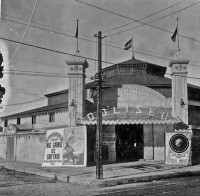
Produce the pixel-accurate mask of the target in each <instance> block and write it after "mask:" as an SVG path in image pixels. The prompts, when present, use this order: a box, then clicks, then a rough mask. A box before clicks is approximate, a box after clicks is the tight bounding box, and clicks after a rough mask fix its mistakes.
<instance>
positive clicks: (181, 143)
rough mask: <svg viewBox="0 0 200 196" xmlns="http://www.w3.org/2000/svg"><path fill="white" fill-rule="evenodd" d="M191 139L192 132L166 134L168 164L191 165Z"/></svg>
mask: <svg viewBox="0 0 200 196" xmlns="http://www.w3.org/2000/svg"><path fill="white" fill-rule="evenodd" d="M191 137H192V134H191V133H190V132H173V133H165V146H166V164H176V165H189V164H190V156H191Z"/></svg>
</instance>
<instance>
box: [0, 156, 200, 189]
mask: <svg viewBox="0 0 200 196" xmlns="http://www.w3.org/2000/svg"><path fill="white" fill-rule="evenodd" d="M2 166H3V167H5V168H7V169H11V170H16V171H20V172H25V173H29V174H35V175H39V176H44V177H49V178H55V179H58V180H61V181H64V182H71V183H77V184H85V185H88V186H98V187H106V186H116V185H119V184H129V183H134V182H147V181H152V180H159V179H163V178H165V179H166V178H172V177H181V176H190V175H200V165H195V166H180V165H166V164H165V163H164V162H163V161H137V162H128V163H118V164H110V165H104V166H103V179H101V180H98V179H96V167H95V166H92V167H54V168H52V167H41V165H40V164H37V163H25V162H12V161H7V160H4V159H0V167H2Z"/></svg>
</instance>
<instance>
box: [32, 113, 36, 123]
mask: <svg viewBox="0 0 200 196" xmlns="http://www.w3.org/2000/svg"><path fill="white" fill-rule="evenodd" d="M32 124H36V115H34V116H32Z"/></svg>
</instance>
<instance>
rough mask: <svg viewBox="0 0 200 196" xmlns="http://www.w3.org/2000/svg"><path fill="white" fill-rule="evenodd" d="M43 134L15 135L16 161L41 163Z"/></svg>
mask: <svg viewBox="0 0 200 196" xmlns="http://www.w3.org/2000/svg"><path fill="white" fill-rule="evenodd" d="M45 137H46V134H45V133H34V134H21V135H17V148H16V161H24V162H32V163H42V161H43V154H44V147H45Z"/></svg>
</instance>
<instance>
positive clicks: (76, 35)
mask: <svg viewBox="0 0 200 196" xmlns="http://www.w3.org/2000/svg"><path fill="white" fill-rule="evenodd" d="M75 38H78V20H77V27H76V34H75Z"/></svg>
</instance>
